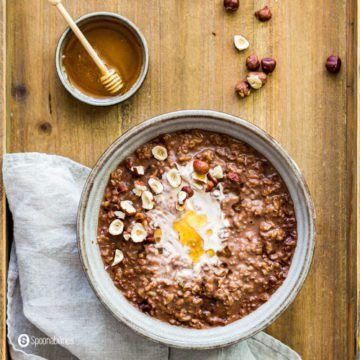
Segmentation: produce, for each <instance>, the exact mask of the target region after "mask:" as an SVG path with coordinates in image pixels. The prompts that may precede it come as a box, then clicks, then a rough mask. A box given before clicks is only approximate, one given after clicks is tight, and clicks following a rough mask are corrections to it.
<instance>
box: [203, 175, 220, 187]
mask: <svg viewBox="0 0 360 360" xmlns="http://www.w3.org/2000/svg"><path fill="white" fill-rule="evenodd" d="M206 176H207V178H208V180H209V181H210V182H213V183H214V184H215V185H217V183H218V181H217V179H215V178H214V176H213V175H212V174H211V173H210V172H208V173H207V175H206Z"/></svg>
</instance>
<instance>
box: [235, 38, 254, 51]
mask: <svg viewBox="0 0 360 360" xmlns="http://www.w3.org/2000/svg"><path fill="white" fill-rule="evenodd" d="M234 45H235V47H236V48H237V49H238V50H239V51H242V50H245V49H247V48H248V47H249V45H250V44H249V41H248V40H246V39H245V38H244V37H243V36H242V35H235V36H234Z"/></svg>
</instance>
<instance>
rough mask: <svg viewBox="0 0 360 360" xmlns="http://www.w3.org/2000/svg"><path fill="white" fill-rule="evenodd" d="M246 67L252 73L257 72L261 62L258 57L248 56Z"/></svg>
mask: <svg viewBox="0 0 360 360" xmlns="http://www.w3.org/2000/svg"><path fill="white" fill-rule="evenodd" d="M246 67H247V68H248V69H249V70H250V71H256V70H257V69H259V67H260V62H259V59H258V57H257V56H256V55H250V56H248V58H247V59H246Z"/></svg>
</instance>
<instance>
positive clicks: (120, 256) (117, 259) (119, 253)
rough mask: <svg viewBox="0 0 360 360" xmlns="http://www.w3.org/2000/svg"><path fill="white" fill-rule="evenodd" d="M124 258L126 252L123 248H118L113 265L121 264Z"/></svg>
mask: <svg viewBox="0 0 360 360" xmlns="http://www.w3.org/2000/svg"><path fill="white" fill-rule="evenodd" d="M123 259H124V254H123V252H122V251H121V250H119V249H116V250H115V255H114V259H113V262H112V264H111V266H115V265H117V264H120V263H121V262H122V261H123Z"/></svg>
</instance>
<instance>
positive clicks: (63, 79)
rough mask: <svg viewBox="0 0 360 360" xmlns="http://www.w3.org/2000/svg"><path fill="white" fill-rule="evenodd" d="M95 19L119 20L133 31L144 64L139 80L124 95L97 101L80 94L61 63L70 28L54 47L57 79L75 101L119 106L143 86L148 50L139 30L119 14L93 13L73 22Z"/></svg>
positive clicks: (147, 63) (147, 67)
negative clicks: (139, 46)
mask: <svg viewBox="0 0 360 360" xmlns="http://www.w3.org/2000/svg"><path fill="white" fill-rule="evenodd" d="M96 17H105V18H109V17H111V18H115V19H116V20H119V21H120V22H122V23H123V24H124V25H125V26H127V27H128V28H129V29H130V30H132V31H133V33H134V35H135V36H136V37H137V38H138V40H139V43H140V45H141V47H142V50H143V57H144V63H143V66H142V68H141V73H140V76H139V78H138V79H137V80H136V82H135V84H134V85H133V86H132V87H131V88H130V89H129V90H128V91H127V92H126V93H125V94H122V95H119V96H115V97H110V98H105V99H100V98H99V99H97V98H92V97H91V96H87V95H85V94H84V93H82V92H81V91H80V90H78V89H77V88H76V87H74V86H73V85H71V83H70V82H69V80H68V79H67V75H66V72H65V71H64V69H63V66H62V62H61V54H62V47H63V45H64V43H65V40H66V38H67V37H68V36H69V34H70V33H71V32H72V30H71V28H70V27H67V28H66V30H65V31H64V32H63V34H62V35H61V37H60V39H59V42H58V45H57V47H56V55H55V62H56V71H57V74H58V76H59V79H60V81H61V83H62V84H63V86H64V87H65V89H66V90H67V91H68V92H69V93H70V94H71V95H72V96H74V97H75V98H76V99H78V100H80V101H82V102H83V103H85V104H89V105H95V106H111V105H115V104H119V103H121V102H123V101H125V100H127V99H129V98H130V97H131V96H133V95H134V94H135V93H136V92H137V91H138V90H139V89H140V87H141V85H142V84H143V82H144V80H145V78H146V75H147V73H148V70H149V48H148V45H147V42H146V39H145V37H144V35H143V34H142V32H141V31H140V30H139V28H138V27H137V26H136V25H135V24H134V23H132V22H131V21H130V20H129V19H127V18H126V17H124V16H121V15H119V14H116V13H113V12H107V11H101V12H93V13H89V14H85V15H83V16H81V17H79V18H78V19H77V20H76V21H75V22H76V24H79V23H81V22H83V21H87V20H91V19H92V18H96Z"/></svg>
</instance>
